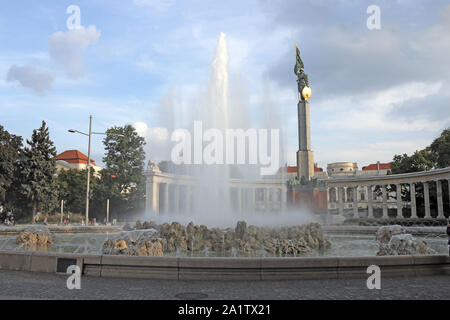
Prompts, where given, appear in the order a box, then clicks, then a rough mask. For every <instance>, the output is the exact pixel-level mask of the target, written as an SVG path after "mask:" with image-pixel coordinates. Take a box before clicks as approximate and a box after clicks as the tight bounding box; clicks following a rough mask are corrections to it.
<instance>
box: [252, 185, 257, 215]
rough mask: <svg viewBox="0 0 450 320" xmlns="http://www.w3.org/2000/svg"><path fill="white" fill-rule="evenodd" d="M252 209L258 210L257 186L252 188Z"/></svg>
mask: <svg viewBox="0 0 450 320" xmlns="http://www.w3.org/2000/svg"><path fill="white" fill-rule="evenodd" d="M251 190H252V199H251V201H252V210H253V211H256V188H252V189H251Z"/></svg>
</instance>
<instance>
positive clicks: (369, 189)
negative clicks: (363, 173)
mask: <svg viewBox="0 0 450 320" xmlns="http://www.w3.org/2000/svg"><path fill="white" fill-rule="evenodd" d="M367 200H368V201H367V203H368V204H367V210H368V218H373V189H372V186H367Z"/></svg>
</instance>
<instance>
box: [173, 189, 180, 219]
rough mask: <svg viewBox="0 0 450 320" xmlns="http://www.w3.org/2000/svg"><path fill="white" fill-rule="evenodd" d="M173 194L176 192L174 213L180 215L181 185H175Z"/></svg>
mask: <svg viewBox="0 0 450 320" xmlns="http://www.w3.org/2000/svg"><path fill="white" fill-rule="evenodd" d="M173 187H174V188H173V189H174V190H173V192H174V199H173V200H174V201H175V203H174V206H173V208H174V211H175V213H179V212H180V185H179V184H174V185H173Z"/></svg>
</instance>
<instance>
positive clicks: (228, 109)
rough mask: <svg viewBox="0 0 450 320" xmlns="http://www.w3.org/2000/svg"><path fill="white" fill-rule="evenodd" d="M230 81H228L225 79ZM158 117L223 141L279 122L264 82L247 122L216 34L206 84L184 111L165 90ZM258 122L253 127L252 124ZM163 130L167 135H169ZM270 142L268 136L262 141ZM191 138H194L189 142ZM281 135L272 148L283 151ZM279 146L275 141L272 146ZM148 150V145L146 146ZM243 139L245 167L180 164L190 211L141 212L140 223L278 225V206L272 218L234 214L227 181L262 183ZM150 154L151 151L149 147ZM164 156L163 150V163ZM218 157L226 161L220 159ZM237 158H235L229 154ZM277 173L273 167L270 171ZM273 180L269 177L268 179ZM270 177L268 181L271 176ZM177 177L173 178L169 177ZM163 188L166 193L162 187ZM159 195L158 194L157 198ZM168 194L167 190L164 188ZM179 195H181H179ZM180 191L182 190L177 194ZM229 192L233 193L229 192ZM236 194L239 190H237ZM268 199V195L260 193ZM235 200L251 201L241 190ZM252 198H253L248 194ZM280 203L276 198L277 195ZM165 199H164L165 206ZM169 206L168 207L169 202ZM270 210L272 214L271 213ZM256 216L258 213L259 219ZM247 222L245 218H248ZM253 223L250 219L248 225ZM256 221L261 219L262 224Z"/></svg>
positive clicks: (242, 93)
mask: <svg viewBox="0 0 450 320" xmlns="http://www.w3.org/2000/svg"><path fill="white" fill-rule="evenodd" d="M230 78H232V80H230ZM163 102H164V103H163V104H162V110H161V111H162V114H163V117H162V118H163V119H164V122H165V123H164V126H165V127H166V128H167V130H168V131H170V130H174V129H176V126H182V127H184V128H186V130H187V131H188V132H189V133H190V134H191V135H192V136H194V137H195V133H196V132H195V130H196V128H195V125H194V122H197V123H199V122H200V123H201V129H202V131H203V132H205V131H207V130H209V129H213V130H215V131H216V132H220V134H221V135H222V136H223V137H225V136H226V131H227V129H241V130H243V131H246V130H248V129H255V128H257V127H259V128H264V129H272V128H276V129H277V130H279V128H280V125H279V124H280V123H279V120H278V116H277V115H276V112H274V105H273V103H272V99H271V97H270V88H269V81H268V79H266V81H265V84H264V96H263V103H262V106H261V108H260V109H261V112H258V115H261V119H258V118H257V117H256V119H252V117H251V115H250V103H249V95H248V92H247V91H246V80H245V78H244V77H242V76H241V75H240V74H237V75H236V76H233V77H230V72H229V55H228V48H227V41H226V35H225V34H224V33H220V35H219V38H218V41H217V46H216V50H215V56H214V58H213V59H212V63H211V65H210V75H209V81H208V84H207V85H206V86H205V87H204V88H203V89H202V90H200V92H199V93H198V94H197V97H196V99H194V100H193V101H191V102H190V104H189V105H188V107H187V108H186V106H183V102H182V101H180V99H178V100H177V98H175V94H174V90H173V89H171V90H170V91H169V96H168V97H166V98H165V99H164V100H163ZM258 120H259V122H260V123H259V126H257V125H255V124H254V123H255V122H257V121H258ZM170 134H171V133H170V132H169V134H168V135H169V136H170ZM268 138H269V139H267V140H270V137H268ZM194 139H195V138H194ZM214 139H217V136H214V135H213V136H210V137H209V141H208V139H206V141H202V142H201V144H202V145H201V146H202V147H203V148H207V147H208V144H209V142H210V141H212V140H214ZM282 141H283V139H282V137H281V139H279V141H277V146H276V147H277V148H279V149H280V150H283V146H282ZM278 142H279V143H278ZM166 145H167V148H168V149H169V148H171V147H173V143H171V142H169V141H167V144H166ZM198 147H199V146H198V145H195V144H194V146H193V148H192V153H194V152H195V148H198ZM265 147H266V150H267V153H269V152H272V151H273V150H271V145H270V141H267V145H266V146H265ZM150 148H151V144H150ZM249 148H250V146H249V140H247V142H246V144H245V153H246V154H245V158H246V163H245V164H241V163H239V164H233V165H230V164H227V163H226V162H225V161H224V163H223V164H204V163H202V164H199V163H196V162H195V161H194V162H193V163H192V164H188V165H182V167H183V174H182V175H187V176H189V177H193V178H194V181H193V185H192V188H191V190H190V191H189V193H191V196H190V207H191V208H190V210H183V209H181V210H180V211H178V212H175V210H170V209H169V210H166V212H164V213H162V214H161V213H160V214H158V215H156V216H155V215H152V214H151V213H148V212H147V213H146V215H145V216H144V217H140V219H141V220H143V221H145V220H155V221H157V222H161V223H162V222H172V221H178V222H181V223H185V224H187V223H189V222H190V221H195V222H196V223H202V224H206V225H209V226H218V227H230V226H234V225H235V224H236V221H237V220H239V219H242V218H245V219H246V220H247V221H248V222H250V223H253V222H254V223H255V224H259V225H261V224H271V225H272V224H274V223H275V224H277V222H278V223H279V222H280V221H279V218H280V217H279V215H280V214H281V212H280V211H281V208H279V209H278V211H279V212H276V215H277V216H278V217H276V216H275V215H274V214H269V212H265V213H264V215H265V217H264V218H263V217H261V216H259V217H258V214H257V213H256V211H255V209H254V208H244V209H243V210H242V211H240V212H239V210H236V203H235V202H236V201H237V200H236V198H237V197H238V195H237V194H236V191H233V190H232V188H231V187H230V183H231V184H232V183H233V181H232V180H233V179H239V180H240V181H243V182H248V181H254V180H257V179H259V180H260V181H261V179H263V177H262V176H261V175H260V167H261V165H260V164H254V163H252V164H250V163H248V160H249ZM149 153H150V155H151V154H152V150H151V149H150V152H149ZM169 154H170V152H166V155H165V157H166V159H167V157H168V156H169ZM223 156H224V158H225V157H226V156H225V155H223ZM234 157H235V159H237V154H234ZM283 158H284V157H283V155H281V156H279V157H278V159H277V161H278V163H284V161H283ZM276 169H278V167H277V168H276ZM274 177H275V176H274ZM272 178H273V177H272ZM174 179H175V180H176V179H177V176H175V178H174ZM276 179H278V184H280V185H282V184H285V177H284V176H283V175H282V174H278V175H277V176H276ZM167 190H168V189H167ZM164 192H166V191H165V190H164V191H158V193H159V197H160V196H161V194H162V193H164ZM169 192H170V190H169ZM180 192H181V191H180ZM182 192H187V191H186V190H183V191H182ZM233 192H234V193H233ZM239 192H241V191H239ZM265 196H266V197H269V195H268V194H267V195H265ZM239 197H241V198H242V199H241V201H244V202H248V201H250V200H251V199H250V200H249V197H252V195H250V194H249V193H247V191H246V190H243V191H242V193H241V194H240V195H239ZM253 197H254V195H253ZM279 197H280V200H281V197H282V195H280V196H279ZM170 201H171V200H169V202H170ZM169 206H172V207H173V205H172V204H171V203H169ZM244 206H245V205H244ZM274 211H275V210H274ZM260 214H261V212H259V215H260ZM298 218H299V217H298V216H297V219H295V218H294V217H290V219H291V220H292V219H294V220H295V223H304V222H307V221H311V219H305V216H304V215H303V217H302V218H301V219H298ZM248 219H250V220H248ZM252 220H253V221H252ZM262 220H265V221H264V222H263V221H262Z"/></svg>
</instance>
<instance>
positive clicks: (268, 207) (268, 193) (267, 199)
mask: <svg viewBox="0 0 450 320" xmlns="http://www.w3.org/2000/svg"><path fill="white" fill-rule="evenodd" d="M264 193H265V197H264V200H266V201H265V204H266V211H269V209H270V201H269V198H270V189H269V188H265V189H264Z"/></svg>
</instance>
